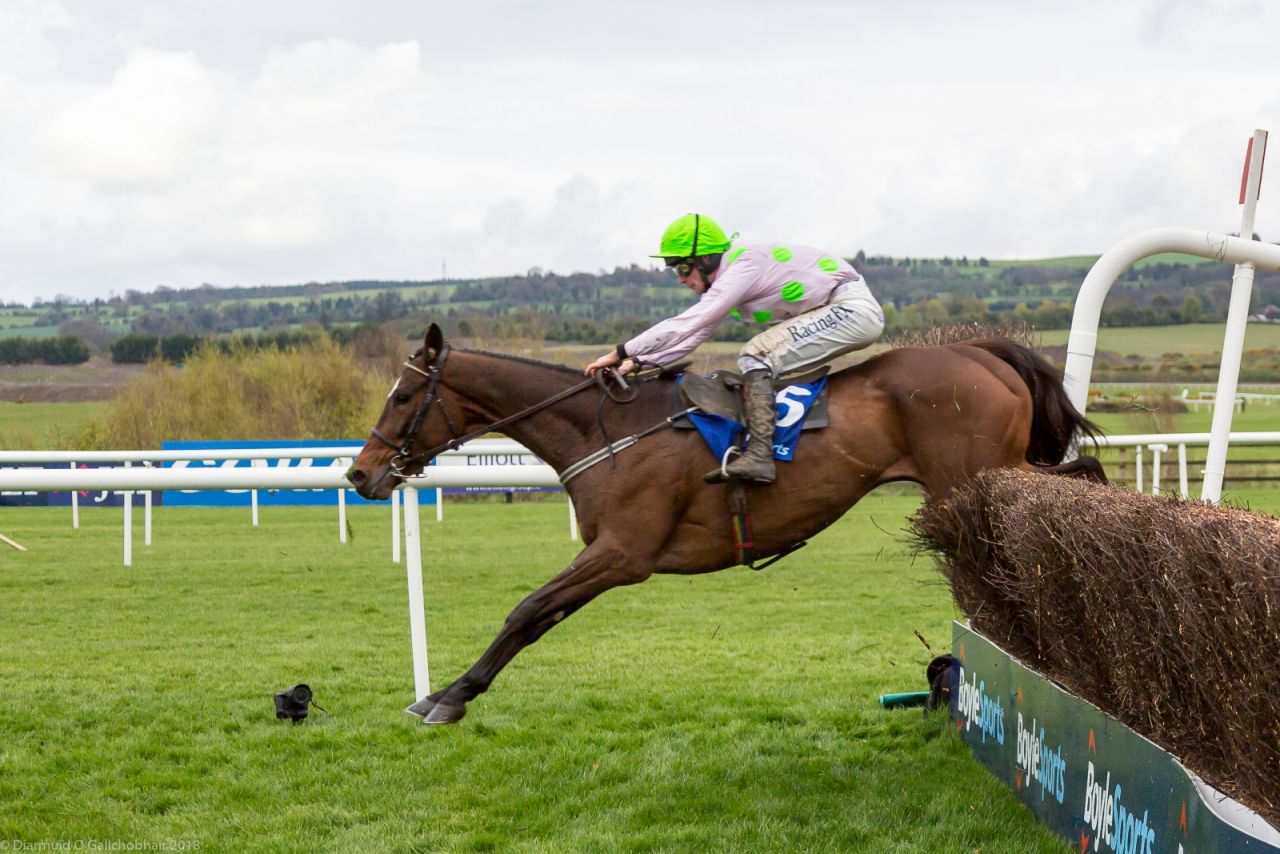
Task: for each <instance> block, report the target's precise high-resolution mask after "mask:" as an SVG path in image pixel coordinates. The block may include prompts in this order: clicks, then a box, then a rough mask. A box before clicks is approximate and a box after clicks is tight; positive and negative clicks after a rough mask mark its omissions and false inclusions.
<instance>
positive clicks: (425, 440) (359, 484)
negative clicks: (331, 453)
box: [347, 323, 458, 500]
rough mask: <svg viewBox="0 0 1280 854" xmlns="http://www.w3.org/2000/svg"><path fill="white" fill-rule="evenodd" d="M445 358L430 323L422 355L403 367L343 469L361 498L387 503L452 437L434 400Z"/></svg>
mask: <svg viewBox="0 0 1280 854" xmlns="http://www.w3.org/2000/svg"><path fill="white" fill-rule="evenodd" d="M448 358H449V345H448V344H446V343H445V340H444V333H443V332H441V331H440V327H439V326H437V325H436V324H434V323H433V324H431V328H430V329H428V330H427V335H426V338H424V339H423V342H422V349H420V350H418V352H416V353H414V354H413V356H411V357H410V358H409V360H408V361H407V362H405V363H404V371H403V372H402V373H401V374H400V377H399V379H397V380H396V384H395V385H394V386H392V387H391V393H390V394H388V395H387V403H386V406H384V407H383V408H382V415H381V416H379V417H378V423H377V424H375V425H374V428H373V432H372V434H371V435H370V437H369V440H368V441H367V442H365V443H364V447H363V448H361V449H360V453H359V455H358V456H357V457H356V460H355V462H354V463H352V465H351V468H349V469H347V480H349V481H351V484H352V486H354V487H355V488H356V492H359V493H360V494H361V495H362V496H364V497H365V498H372V499H377V500H382V499H386V498H389V497H390V496H391V492H392V491H393V490H394V489H395V488H396V487H397V486H399V485H400V483H401V482H402V481H403V480H404V479H405V477H407V476H411V475H415V474H418V473H420V472H421V471H422V469H423V467H424V466H425V465H426V464H427V463H429V462H431V458H432V457H433V456H435V454H437V453H439V452H440V451H441V450H443V447H444V445H445V444H446V443H447V442H448V441H449V440H450V439H453V438H455V437H456V436H457V435H458V431H457V425H456V424H455V423H454V419H453V417H452V416H451V415H450V414H449V410H448V409H447V408H446V406H445V403H444V401H443V400H442V399H441V397H440V391H441V378H442V376H443V374H444V369H445V364H446V362H447V361H448Z"/></svg>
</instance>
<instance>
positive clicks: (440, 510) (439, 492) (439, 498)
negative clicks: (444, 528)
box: [436, 486, 444, 522]
mask: <svg viewBox="0 0 1280 854" xmlns="http://www.w3.org/2000/svg"><path fill="white" fill-rule="evenodd" d="M436 521H437V522H443V521H444V490H443V489H441V488H440V487H438V486H437V487H436Z"/></svg>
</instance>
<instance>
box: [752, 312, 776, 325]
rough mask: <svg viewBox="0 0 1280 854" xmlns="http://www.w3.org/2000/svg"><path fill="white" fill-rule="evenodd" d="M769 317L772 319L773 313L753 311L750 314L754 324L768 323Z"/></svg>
mask: <svg viewBox="0 0 1280 854" xmlns="http://www.w3.org/2000/svg"><path fill="white" fill-rule="evenodd" d="M771 317H773V312H771V311H753V312H752V313H751V318H752V320H754V321H755V322H756V323H768V322H769V318H771Z"/></svg>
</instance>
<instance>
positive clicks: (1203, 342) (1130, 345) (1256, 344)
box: [1036, 323, 1280, 358]
mask: <svg viewBox="0 0 1280 854" xmlns="http://www.w3.org/2000/svg"><path fill="white" fill-rule="evenodd" d="M1225 331H1226V327H1225V325H1224V324H1222V323H1187V324H1183V325H1180V326H1133V327H1129V326H1123V327H1115V328H1105V327H1104V328H1102V329H1099V330H1098V349H1099V350H1113V351H1115V352H1117V353H1120V354H1121V355H1126V356H1127V355H1129V354H1131V353H1132V354H1136V355H1139V356H1142V357H1144V358H1158V357H1160V356H1161V355H1163V354H1165V353H1183V354H1186V355H1190V354H1192V353H1220V352H1222V336H1223V334H1224V333H1225ZM1070 334H1071V333H1070V330H1068V329H1046V330H1044V331H1037V333H1036V335H1037V336H1038V337H1039V339H1040V342H1041V343H1042V344H1043V345H1044V346H1046V347H1051V346H1054V345H1061V344H1066V343H1067V337H1068V336H1069V335H1070ZM1244 342H1245V344H1244V345H1245V348H1246V349H1249V348H1259V349H1261V348H1276V347H1280V323H1250V324H1249V325H1248V327H1247V329H1246V330H1245V338H1244Z"/></svg>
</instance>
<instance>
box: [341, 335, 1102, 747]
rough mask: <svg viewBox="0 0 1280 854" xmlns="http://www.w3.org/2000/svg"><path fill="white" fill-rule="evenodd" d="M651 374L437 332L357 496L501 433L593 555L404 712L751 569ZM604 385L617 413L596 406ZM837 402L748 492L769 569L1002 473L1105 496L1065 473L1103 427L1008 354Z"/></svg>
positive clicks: (1036, 367) (1008, 345) (872, 368)
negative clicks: (897, 503) (651, 604)
mask: <svg viewBox="0 0 1280 854" xmlns="http://www.w3.org/2000/svg"><path fill="white" fill-rule="evenodd" d="M653 374H654V375H655V376H654V378H653V379H652V380H651V381H648V382H634V381H633V382H631V383H627V382H626V380H625V378H624V379H622V383H623V384H625V386H626V388H627V389H628V391H626V392H623V391H622V386H621V385H619V378H618V377H616V376H614V377H612V378H611V380H610V381H609V382H605V381H604V378H603V376H597V378H596V382H593V381H592V380H586V381H585V382H584V381H583V375H582V372H581V371H580V370H578V369H574V368H569V367H565V366H561V365H551V364H547V363H544V362H538V361H535V360H532V359H525V358H521V357H517V356H507V355H498V354H494V353H487V352H482V351H472V350H463V349H453V348H451V347H450V346H449V345H448V344H447V343H446V341H445V339H444V335H443V333H442V332H441V330H440V327H439V326H437V325H436V324H434V323H433V324H431V326H430V328H429V329H428V331H427V333H426V336H425V337H424V339H423V344H422V347H421V348H420V349H418V350H417V351H416V352H415V353H414V354H413V355H412V356H411V357H410V358H409V360H408V361H407V362H405V363H404V371H403V373H402V374H401V375H400V377H399V378H398V379H397V381H396V384H395V386H394V387H393V388H392V390H391V393H390V394H389V395H388V397H387V402H386V405H385V406H384V408H383V411H382V414H381V416H380V417H379V419H378V421H377V424H376V425H375V426H374V429H373V431H372V433H371V435H370V437H369V439H368V440H367V442H366V443H365V445H364V447H363V448H362V449H361V451H360V453H359V455H358V456H357V457H356V459H355V461H354V462H353V464H352V465H351V467H350V469H349V470H348V472H347V478H348V480H349V481H350V482H351V484H352V485H353V486H354V487H355V488H356V490H357V492H359V493H360V495H362V496H364V497H365V498H369V499H379V500H380V499H386V498H388V497H390V495H391V493H392V491H393V490H394V489H395V487H396V486H398V485H399V483H400V482H401V481H403V479H404V478H405V477H408V476H412V475H414V474H417V473H419V472H421V470H422V468H423V466H425V465H426V464H428V463H429V462H430V460H431V459H432V458H433V457H434V456H435V455H436V454H438V453H440V452H442V451H444V450H446V449H449V448H453V447H457V446H458V445H459V444H460V443H461V442H463V441H465V440H467V439H470V438H472V437H473V436H475V435H479V434H482V433H484V432H488V431H490V430H501V431H502V432H503V433H504V434H505V435H507V436H510V437H511V438H513V439H515V440H517V441H519V442H520V443H521V444H522V445H524V446H525V447H527V448H528V449H529V450H530V451H532V452H533V453H534V454H536V455H537V456H538V457H540V458H542V460H544V461H545V462H546V463H548V464H550V465H551V466H552V467H553V468H554V469H555V470H556V471H557V472H558V473H560V475H561V480H562V482H565V481H567V482H566V483H565V488H566V489H567V491H568V493H569V497H570V499H571V500H572V501H573V506H574V508H575V509H576V511H577V515H578V522H579V526H580V529H581V532H582V540H583V542H584V544H585V548H584V549H583V550H582V551H581V552H580V553H579V554H578V555H577V556H576V557H575V558H574V560H573V562H572V563H570V564H569V565H568V566H567V567H565V569H563V570H562V571H561V572H560V573H559V574H557V575H556V576H555V577H554V578H552V579H551V580H550V581H548V582H547V583H546V584H544V585H543V586H542V587H541V588H539V589H538V590H536V591H535V592H533V593H532V594H530V595H529V596H528V597H526V598H525V599H524V600H523V601H522V602H520V603H519V604H518V605H517V606H516V607H515V609H514V610H513V611H512V612H511V614H510V615H509V616H508V617H507V619H506V622H505V623H504V624H503V626H502V628H501V630H500V631H499V632H498V635H497V637H496V638H494V640H493V642H492V643H491V644H490V646H489V647H488V649H487V650H485V652H484V654H483V655H481V656H480V658H479V659H478V660H477V661H476V662H475V664H473V665H472V666H471V668H470V669H468V670H467V671H466V672H465V673H463V674H462V675H461V676H460V677H458V678H457V679H456V680H455V681H453V682H452V683H450V684H449V685H447V686H446V687H444V688H442V689H440V690H438V691H435V692H433V693H431V694H429V695H428V696H426V697H423V698H421V699H420V700H418V701H417V702H416V703H414V704H413V705H412V706H410V707H409V708H408V709H406V711H408V712H411V713H413V714H416V715H418V716H420V717H422V718H423V720H424V722H426V723H433V724H435V723H455V722H457V721H458V720H460V719H461V718H462V716H463V715H464V714H466V709H467V704H468V703H469V702H471V701H472V700H473V699H475V698H476V697H477V696H479V695H480V694H482V693H483V692H484V691H486V690H488V688H489V686H490V685H491V684H492V682H493V680H494V678H495V677H496V676H497V674H498V673H499V671H501V670H502V668H503V667H505V666H506V665H507V663H508V662H510V661H511V659H512V658H513V657H514V656H515V655H516V654H517V653H518V652H520V650H522V649H524V648H525V647H527V646H529V645H530V644H532V643H534V642H535V641H537V640H538V638H540V637H541V636H542V635H543V634H545V633H546V632H547V631H548V630H550V629H551V628H552V627H553V626H555V625H556V624H557V623H560V622H562V621H564V620H565V619H566V618H567V617H569V616H570V615H571V614H573V613H574V612H575V611H577V610H578V609H579V608H581V607H582V606H584V605H586V604H587V603H588V602H590V601H591V600H592V599H594V598H595V597H597V596H599V595H600V594H601V593H604V592H605V591H606V590H610V589H612V588H615V587H620V586H623V585H629V584H638V583H640V582H642V581H644V580H645V579H647V578H649V577H650V576H651V575H652V574H654V573H679V574H697V573H705V572H715V571H717V570H721V569H725V568H727V567H730V566H735V565H737V564H738V563H739V559H740V555H741V552H739V551H738V550H737V549H736V548H735V540H734V536H733V533H734V532H733V529H732V525H733V521H732V520H731V514H730V513H729V512H728V507H727V492H726V489H727V487H726V486H724V485H718V484H716V485H713V484H707V483H705V482H704V481H703V477H702V475H703V473H704V472H706V471H707V470H708V469H709V468H711V467H713V466H714V465H715V463H716V462H717V460H716V458H715V456H714V454H712V452H711V451H710V450H709V449H708V448H707V446H706V444H705V443H704V441H703V440H702V439H701V437H700V436H699V434H698V432H697V431H695V430H674V429H665V428H666V427H669V426H671V424H672V421H673V420H675V418H677V417H679V416H680V414H681V413H682V412H683V411H684V409H685V408H686V407H685V405H684V404H681V403H680V402H679V400H678V396H677V391H676V384H675V382H674V379H673V378H672V377H670V376H666V375H661V374H659V373H658V372H653ZM597 384H598V385H599V386H600V387H601V388H602V389H603V390H604V391H605V392H606V394H605V395H600V394H588V393H585V392H587V391H588V390H589V389H591V388H592V386H593V385H597ZM828 395H829V399H828V417H829V424H828V426H827V427H825V428H823V429H818V430H811V431H808V432H806V433H805V434H804V438H803V439H802V440H801V441H800V442H799V445H798V447H797V449H796V451H795V454H794V457H793V460H792V461H791V462H789V463H785V464H782V465H779V466H778V474H777V480H776V481H775V482H774V483H772V484H769V485H763V484H750V485H747V486H745V487H744V488H745V490H746V497H747V501H748V504H749V506H750V513H751V516H750V520H751V523H752V528H753V529H754V553H755V554H758V555H759V556H761V557H764V556H770V555H778V554H782V553H785V552H787V551H789V550H790V549H792V548H794V547H795V544H796V543H799V542H801V541H803V540H806V539H808V538H809V537H812V536H813V535H815V534H817V533H818V532H819V531H821V530H822V529H823V528H826V527H827V526H828V525H830V524H831V523H832V522H834V521H835V520H836V519H838V518H839V517H840V516H841V515H842V514H843V513H844V512H845V511H846V510H848V509H849V508H850V507H851V506H853V504H854V503H855V502H857V501H858V500H859V499H860V498H862V497H863V496H864V495H866V494H867V493H868V492H870V491H871V490H873V489H875V488H876V487H878V486H880V485H882V484H886V483H892V482H895V481H913V482H915V483H917V484H919V485H920V486H921V487H922V488H923V490H924V491H925V493H926V494H927V495H928V496H929V497H930V498H933V499H942V498H945V497H946V496H947V495H949V494H950V493H951V492H952V491H953V490H955V489H956V488H957V487H958V486H960V485H962V484H964V483H965V482H966V481H968V480H969V479H970V478H971V477H972V476H973V475H974V474H975V473H976V472H978V471H981V470H982V469H986V468H991V467H1008V468H1016V469H1023V470H1035V471H1046V472H1050V473H1055V474H1064V475H1071V476H1082V477H1086V478H1091V479H1094V480H1101V481H1105V475H1104V474H1103V473H1102V468H1101V466H1100V465H1099V464H1098V462H1097V460H1095V459H1093V458H1092V457H1080V458H1078V459H1076V460H1074V461H1072V462H1068V463H1065V464H1064V463H1063V459H1064V457H1065V456H1067V454H1068V451H1069V450H1070V449H1071V447H1072V442H1073V441H1075V440H1076V438H1077V437H1078V436H1082V435H1093V434H1094V433H1095V432H1096V427H1094V425H1092V424H1091V423H1090V422H1088V421H1087V420H1086V419H1085V418H1084V417H1083V416H1082V415H1081V414H1080V413H1079V412H1078V411H1076V409H1075V408H1074V407H1073V406H1072V404H1071V402H1070V400H1069V399H1068V397H1067V395H1066V392H1065V391H1064V389H1063V386H1062V380H1061V376H1060V375H1059V374H1058V373H1057V371H1056V370H1055V369H1054V368H1053V366H1052V365H1050V364H1049V363H1048V362H1046V361H1045V360H1044V359H1043V358H1041V357H1040V356H1039V355H1037V354H1036V353H1035V352H1034V351H1032V350H1030V349H1029V348H1027V347H1024V346H1022V345H1021V344H1018V343H1015V342H1013V341H1009V340H1007V339H985V340H976V341H968V342H963V343H955V344H948V345H944V346H932V347H922V348H899V349H893V350H889V351H887V352H885V353H883V354H881V355H878V356H874V357H872V358H871V359H869V360H867V361H865V362H862V363H861V364H858V365H856V366H853V367H850V368H846V369H843V370H840V371H836V372H834V373H832V374H830V376H829V377H828ZM628 397H629V398H630V400H629V402H626V401H627V400H628ZM624 402H625V405H624ZM619 436H622V437H626V438H624V439H622V440H617V437H619ZM637 437H638V438H637ZM595 460H599V461H600V463H599V464H592V463H593V461H595ZM606 460H607V462H606ZM566 473H568V474H569V477H566Z"/></svg>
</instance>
